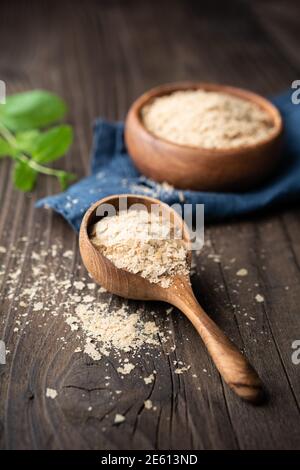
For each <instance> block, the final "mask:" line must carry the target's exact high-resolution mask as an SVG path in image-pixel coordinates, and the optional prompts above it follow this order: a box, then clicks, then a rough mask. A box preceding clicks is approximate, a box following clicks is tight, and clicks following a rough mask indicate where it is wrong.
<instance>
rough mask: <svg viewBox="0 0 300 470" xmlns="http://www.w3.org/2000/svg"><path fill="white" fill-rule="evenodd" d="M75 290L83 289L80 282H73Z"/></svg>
mask: <svg viewBox="0 0 300 470" xmlns="http://www.w3.org/2000/svg"><path fill="white" fill-rule="evenodd" d="M74 287H75V289H78V290H82V289H84V287H85V286H84V283H83V282H82V281H75V282H74Z"/></svg>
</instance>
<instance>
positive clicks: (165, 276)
mask: <svg viewBox="0 0 300 470" xmlns="http://www.w3.org/2000/svg"><path fill="white" fill-rule="evenodd" d="M91 241H92V243H93V244H94V246H96V247H97V249H98V250H100V251H101V253H102V254H103V255H104V256H106V257H107V258H108V259H109V260H110V261H112V262H113V264H114V265H115V266H116V267H117V268H120V269H125V270H127V271H129V272H131V273H133V274H139V275H140V276H142V277H144V278H145V279H148V280H149V281H150V282H152V283H157V284H159V285H161V286H162V287H165V288H166V287H169V286H170V285H171V284H172V278H173V277H174V276H175V275H177V274H183V275H188V273H189V270H188V264H187V248H186V246H185V243H184V241H183V240H182V239H181V237H179V235H178V233H176V230H175V227H174V226H173V225H172V224H171V223H170V221H169V219H168V218H165V217H161V215H160V214H158V213H156V212H151V213H148V211H146V210H129V211H121V212H120V213H118V214H117V215H115V216H111V217H104V218H103V219H101V220H100V221H99V222H97V223H96V224H95V225H94V226H93V228H92V234H91Z"/></svg>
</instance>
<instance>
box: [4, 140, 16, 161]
mask: <svg viewBox="0 0 300 470" xmlns="http://www.w3.org/2000/svg"><path fill="white" fill-rule="evenodd" d="M15 153H16V152H15V149H14V148H13V147H12V146H11V145H10V144H9V143H8V142H6V140H4V139H2V137H0V158H1V157H10V156H14V155H15Z"/></svg>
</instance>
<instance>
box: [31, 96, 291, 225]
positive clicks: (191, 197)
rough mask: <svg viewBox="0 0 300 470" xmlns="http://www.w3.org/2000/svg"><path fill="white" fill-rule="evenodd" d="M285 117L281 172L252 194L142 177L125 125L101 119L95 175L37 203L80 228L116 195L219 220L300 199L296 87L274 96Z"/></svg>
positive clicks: (94, 154)
mask: <svg viewBox="0 0 300 470" xmlns="http://www.w3.org/2000/svg"><path fill="white" fill-rule="evenodd" d="M272 101H273V103H274V104H275V105H276V106H277V107H278V109H279V110H280V112H281V114H282V116H283V121H284V128H285V132H284V145H283V150H282V158H281V164H280V167H279V168H278V171H277V172H276V174H275V175H274V176H273V177H272V178H271V179H269V180H268V181H266V182H265V183H264V184H263V185H262V186H260V187H258V188H256V189H254V190H252V191H248V192H234V193H222V192H218V193H216V192H203V191H190V190H186V191H183V190H177V189H175V188H173V187H171V186H170V185H168V184H166V183H163V184H159V183H156V182H154V181H152V180H150V179H148V178H146V177H145V176H142V175H141V174H140V173H139V172H138V170H137V169H136V168H135V167H134V165H133V163H132V161H131V159H130V158H129V156H128V153H127V150H126V147H125V144H124V138H123V134H124V133H123V131H124V125H123V123H110V122H107V121H105V120H103V119H98V120H96V122H95V125H94V143H93V149H92V156H91V175H90V176H88V177H86V178H84V179H82V180H80V181H78V182H77V183H75V184H73V185H72V186H70V187H69V188H68V189H67V191H65V192H63V193H61V194H57V195H55V196H48V197H45V198H43V199H41V200H39V201H38V202H37V204H36V206H37V207H50V208H52V209H54V210H55V211H56V212H58V213H60V214H61V215H62V216H63V217H64V218H65V219H66V220H67V221H68V222H69V223H70V224H71V226H72V227H73V228H74V229H75V230H77V231H78V230H79V227H80V223H81V220H82V217H83V215H84V213H85V211H86V210H87V209H88V207H89V206H90V205H91V204H92V203H94V202H95V201H97V200H99V199H101V198H103V197H105V196H109V195H111V194H124V193H132V194H145V195H148V196H153V197H156V198H158V199H160V200H162V201H164V202H166V203H168V204H173V203H178V202H180V203H182V202H185V203H190V204H196V203H198V204H204V205H205V220H206V221H217V220H221V219H225V218H228V217H236V216H240V215H242V214H247V213H250V212H254V211H258V210H261V209H263V208H270V207H271V206H272V207H273V206H278V205H279V204H283V203H287V202H289V203H292V202H294V201H296V200H299V199H300V132H299V131H300V105H296V104H293V103H292V100H291V91H289V92H287V93H284V94H282V95H280V96H277V97H275V98H273V99H272Z"/></svg>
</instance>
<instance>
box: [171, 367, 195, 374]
mask: <svg viewBox="0 0 300 470" xmlns="http://www.w3.org/2000/svg"><path fill="white" fill-rule="evenodd" d="M190 368H191V366H184V367H177V369H175V370H174V372H175V374H183V373H184V372H187V371H188V370H189V369H190Z"/></svg>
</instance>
